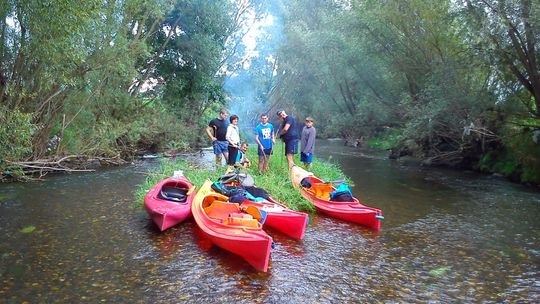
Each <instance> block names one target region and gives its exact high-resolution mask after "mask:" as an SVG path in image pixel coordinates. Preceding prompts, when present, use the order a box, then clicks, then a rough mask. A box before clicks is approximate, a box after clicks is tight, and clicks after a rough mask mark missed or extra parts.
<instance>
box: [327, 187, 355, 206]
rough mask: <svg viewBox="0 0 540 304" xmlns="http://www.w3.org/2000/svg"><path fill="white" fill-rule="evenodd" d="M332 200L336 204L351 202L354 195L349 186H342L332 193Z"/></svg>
mask: <svg viewBox="0 0 540 304" xmlns="http://www.w3.org/2000/svg"><path fill="white" fill-rule="evenodd" d="M330 200H331V201H335V202H350V201H352V200H353V194H352V192H351V189H350V188H349V186H348V185H347V184H341V185H339V186H338V187H337V189H336V190H334V191H332V192H330Z"/></svg>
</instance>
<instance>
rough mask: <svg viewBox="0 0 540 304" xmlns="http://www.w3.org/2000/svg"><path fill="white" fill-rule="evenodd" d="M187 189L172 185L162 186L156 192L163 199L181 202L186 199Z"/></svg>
mask: <svg viewBox="0 0 540 304" xmlns="http://www.w3.org/2000/svg"><path fill="white" fill-rule="evenodd" d="M188 191H189V189H185V188H178V187H174V186H163V187H162V188H161V191H159V193H158V197H159V198H161V199H164V200H168V201H173V202H179V203H183V202H185V201H186V200H187V193H188Z"/></svg>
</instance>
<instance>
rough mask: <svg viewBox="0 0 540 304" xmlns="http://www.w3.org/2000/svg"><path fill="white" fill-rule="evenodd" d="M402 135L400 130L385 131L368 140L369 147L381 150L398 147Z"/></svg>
mask: <svg viewBox="0 0 540 304" xmlns="http://www.w3.org/2000/svg"><path fill="white" fill-rule="evenodd" d="M402 133H403V131H402V130H400V129H384V131H382V132H380V133H378V134H376V135H375V136H374V137H372V138H371V139H369V140H368V146H369V147H370V148H374V149H380V150H388V149H390V148H393V147H397V146H398V145H399V143H400V142H401V140H402Z"/></svg>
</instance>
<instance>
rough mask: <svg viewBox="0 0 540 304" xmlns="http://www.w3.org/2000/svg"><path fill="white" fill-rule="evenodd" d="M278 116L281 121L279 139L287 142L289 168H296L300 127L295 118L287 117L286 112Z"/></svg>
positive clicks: (280, 112)
mask: <svg viewBox="0 0 540 304" xmlns="http://www.w3.org/2000/svg"><path fill="white" fill-rule="evenodd" d="M276 114H277V116H278V117H279V119H280V120H281V132H280V135H279V137H280V138H281V139H282V140H283V142H285V157H286V158H287V163H288V164H289V168H292V166H294V154H297V153H298V140H299V136H298V126H297V124H296V121H295V120H294V118H293V117H292V116H289V115H287V113H285V111H284V110H279V111H277V113H276Z"/></svg>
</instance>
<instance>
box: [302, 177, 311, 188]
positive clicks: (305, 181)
mask: <svg viewBox="0 0 540 304" xmlns="http://www.w3.org/2000/svg"><path fill="white" fill-rule="evenodd" d="M300 186H302V187H304V188H311V182H310V181H309V177H304V178H302V180H301V181H300Z"/></svg>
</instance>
